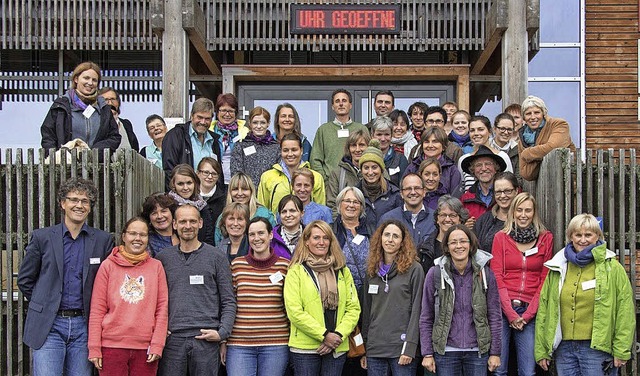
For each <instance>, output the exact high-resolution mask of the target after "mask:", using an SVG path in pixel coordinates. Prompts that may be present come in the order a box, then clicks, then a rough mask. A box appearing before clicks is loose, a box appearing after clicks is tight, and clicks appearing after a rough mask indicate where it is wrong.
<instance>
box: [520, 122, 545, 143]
mask: <svg viewBox="0 0 640 376" xmlns="http://www.w3.org/2000/svg"><path fill="white" fill-rule="evenodd" d="M546 124H547V121H546V120H542V124H540V126H539V127H538V128H537V129H536V130H531V128H529V126H528V125H525V126H524V127H523V129H522V141H523V142H524V144H525V145H526V146H527V147H529V146H533V145H535V144H536V140H537V139H538V135H539V134H540V131H541V130H542V128H543V127H544V126H545V125H546Z"/></svg>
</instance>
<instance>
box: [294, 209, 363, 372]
mask: <svg viewBox="0 0 640 376" xmlns="http://www.w3.org/2000/svg"><path fill="white" fill-rule="evenodd" d="M345 264H346V261H345V257H344V254H342V251H341V250H340V245H339V244H338V240H337V239H336V237H335V235H334V234H333V231H331V227H329V225H328V224H326V223H325V222H323V221H313V222H311V223H309V225H307V227H305V229H304V231H303V232H302V238H301V239H300V241H299V242H298V245H297V247H296V250H295V252H294V253H293V258H292V259H291V264H290V266H289V271H288V272H287V278H286V279H285V283H284V303H285V308H286V310H287V316H288V317H289V321H290V322H291V330H290V335H289V349H290V359H291V362H292V364H293V369H294V371H295V374H296V375H323V376H324V375H326V376H335V375H340V373H341V372H342V367H343V365H344V362H345V360H346V358H347V357H346V352H347V351H348V350H349V341H348V340H347V337H348V336H349V334H351V332H352V331H353V328H354V327H355V326H356V323H357V322H358V317H359V316H360V304H359V302H358V293H357V291H356V287H355V285H354V283H353V277H352V276H351V273H350V272H349V268H346V267H345Z"/></svg>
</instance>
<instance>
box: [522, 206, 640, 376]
mask: <svg viewBox="0 0 640 376" xmlns="http://www.w3.org/2000/svg"><path fill="white" fill-rule="evenodd" d="M567 242H568V243H567V245H566V246H565V247H564V249H562V250H560V251H559V252H558V253H556V254H555V256H553V258H552V259H551V260H549V261H547V262H546V263H545V264H544V266H546V267H547V268H548V269H549V274H547V278H546V279H545V281H544V284H543V285H542V291H541V292H540V303H539V307H538V315H537V318H536V320H537V321H538V322H537V325H536V334H535V345H534V357H535V360H536V361H537V362H538V365H540V367H542V369H544V370H545V371H546V370H547V369H548V368H549V362H550V361H551V359H553V360H554V361H555V364H556V369H557V371H558V375H559V376H564V375H595V374H600V375H604V374H608V375H613V376H615V375H616V374H617V373H618V368H619V367H623V366H625V365H626V364H627V361H628V360H629V359H631V355H632V353H631V346H632V344H633V334H634V332H635V330H636V315H635V299H634V295H633V289H632V288H631V284H630V283H629V277H627V273H626V271H625V269H624V267H623V266H622V265H621V264H620V263H619V262H618V260H616V254H615V252H612V251H610V250H608V249H607V244H606V243H605V242H604V241H603V235H602V230H601V229H600V225H599V223H598V220H597V219H596V218H595V217H594V216H593V215H591V214H578V215H576V216H575V217H573V218H572V219H571V221H570V222H569V226H568V227H567Z"/></svg>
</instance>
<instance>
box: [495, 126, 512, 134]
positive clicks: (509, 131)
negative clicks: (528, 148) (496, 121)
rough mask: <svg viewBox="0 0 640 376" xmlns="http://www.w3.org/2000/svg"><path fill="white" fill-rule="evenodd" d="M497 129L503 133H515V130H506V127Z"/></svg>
mask: <svg viewBox="0 0 640 376" xmlns="http://www.w3.org/2000/svg"><path fill="white" fill-rule="evenodd" d="M496 129H497V130H498V131H500V132H502V133H511V132H513V128H504V127H496Z"/></svg>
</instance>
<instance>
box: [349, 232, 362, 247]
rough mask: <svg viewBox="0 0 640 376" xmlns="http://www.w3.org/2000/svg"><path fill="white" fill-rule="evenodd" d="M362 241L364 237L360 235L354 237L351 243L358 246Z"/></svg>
mask: <svg viewBox="0 0 640 376" xmlns="http://www.w3.org/2000/svg"><path fill="white" fill-rule="evenodd" d="M363 240H364V236H363V235H360V234H358V235H356V236H354V237H353V239H351V241H352V242H354V243H355V244H357V245H360V243H362V241H363Z"/></svg>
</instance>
